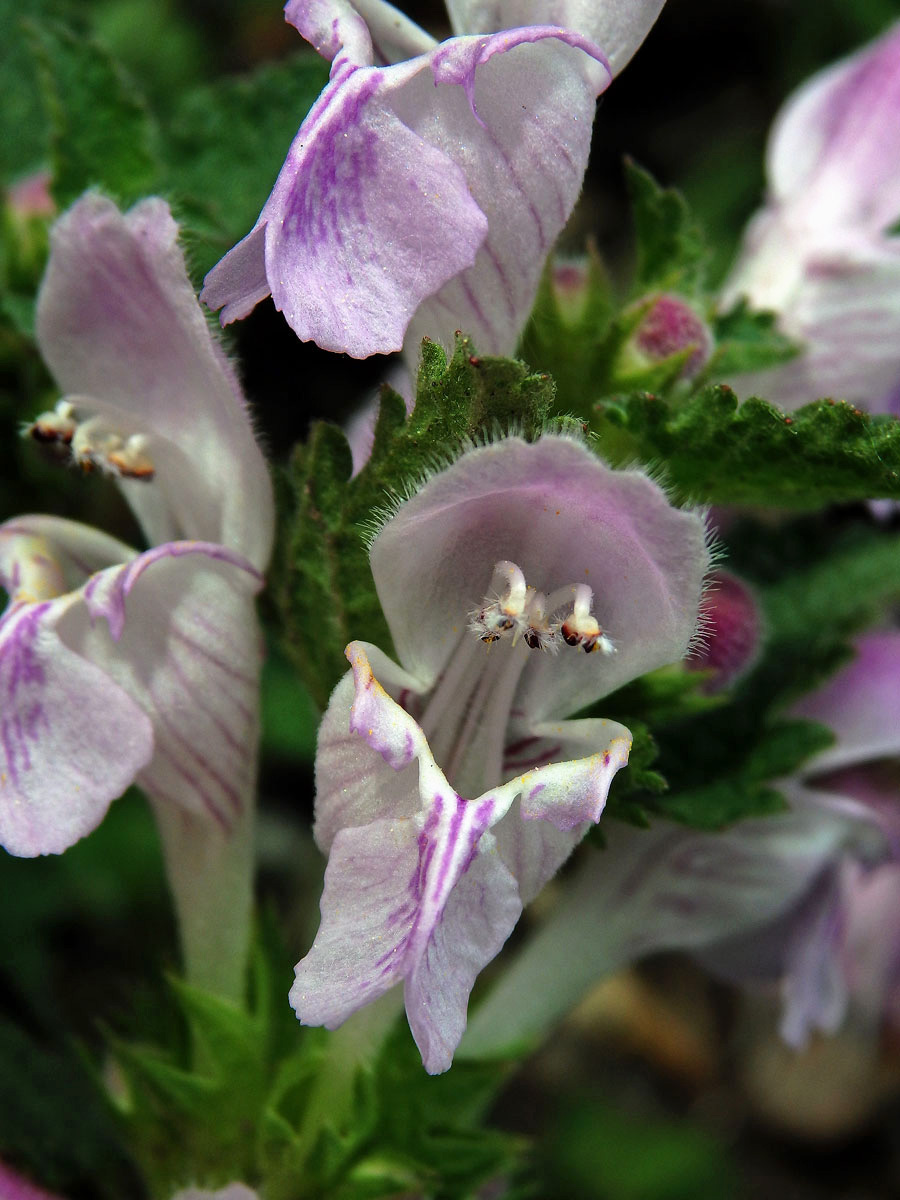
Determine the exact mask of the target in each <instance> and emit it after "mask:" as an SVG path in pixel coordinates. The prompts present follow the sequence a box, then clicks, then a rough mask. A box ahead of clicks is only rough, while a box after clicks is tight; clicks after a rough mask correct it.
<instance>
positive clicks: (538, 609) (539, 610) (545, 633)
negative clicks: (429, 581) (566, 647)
mask: <svg viewBox="0 0 900 1200" xmlns="http://www.w3.org/2000/svg"><path fill="white" fill-rule="evenodd" d="M528 591H529V597H528V602H527V604H526V606H525V620H526V622H527V628H526V630H525V632H524V634H523V635H522V636H523V638H524V641H525V645H526V646H527V647H528V649H529V650H549V651H550V652H551V653H553V654H555V653H556V651H557V650H558V649H559V641H558V639H557V637H556V630H555V629H554V628H553V627H552V626H551V624H550V622H549V621H548V620H547V597H546V596H545V595H544V593H543V592H539V591H536V590H535V589H534V588H529V589H528Z"/></svg>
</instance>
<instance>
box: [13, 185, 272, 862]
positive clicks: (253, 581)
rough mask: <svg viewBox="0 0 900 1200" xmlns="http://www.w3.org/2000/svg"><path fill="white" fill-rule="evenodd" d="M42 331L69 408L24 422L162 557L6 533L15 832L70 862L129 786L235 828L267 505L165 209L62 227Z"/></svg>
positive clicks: (52, 520)
mask: <svg viewBox="0 0 900 1200" xmlns="http://www.w3.org/2000/svg"><path fill="white" fill-rule="evenodd" d="M37 338H38V343H39V345H40V348H41V352H42V353H43V356H44V359H45V361H46V362H47V365H48V366H49V367H50V369H51V371H52V372H53V374H54V375H55V377H56V380H57V383H58V384H59V386H60V389H61V391H62V393H63V400H62V401H61V402H60V403H59V404H58V405H57V407H56V409H55V410H54V411H53V412H50V413H45V414H43V415H42V416H41V417H39V418H38V419H37V420H36V421H35V422H34V423H33V424H32V425H31V426H30V427H29V432H30V433H31V434H32V435H33V436H34V437H35V438H37V439H38V440H41V441H43V442H50V443H53V444H54V445H55V447H56V448H57V450H58V451H59V452H60V453H61V454H63V455H65V456H67V457H70V458H71V459H72V460H73V461H75V462H78V463H80V464H81V465H82V466H83V467H85V468H86V469H99V470H104V471H107V472H109V473H110V474H111V475H113V476H114V477H115V478H116V479H117V480H118V482H119V484H120V485H121V487H122V490H123V491H124V493H125V495H126V498H127V499H128V501H129V503H130V504H131V507H132V508H133V510H134V512H135V514H136V516H137V518H138V520H139V522H140V524H141V526H142V528H143V531H144V533H145V535H146V537H147V540H148V542H149V543H150V544H151V546H152V547H153V548H152V549H150V550H148V551H146V552H145V553H138V552H137V551H135V550H133V549H131V548H130V547H129V546H126V545H124V544H122V543H121V542H119V541H117V540H116V539H115V538H112V537H109V536H108V535H106V534H104V533H101V532H100V531H98V530H96V529H91V528H89V527H87V526H85V525H81V524H78V523H76V522H74V521H70V520H66V519H65V518H62V517H52V516H24V517H18V518H16V519H14V520H11V521H7V522H6V523H5V524H3V525H2V526H0V582H2V586H3V587H4V588H5V589H6V591H7V592H8V594H9V605H8V607H7V609H6V611H5V613H4V614H3V616H2V618H0V695H2V708H0V841H2V844H3V845H4V846H5V847H6V848H7V850H9V851H10V853H12V854H16V855H25V856H28V855H37V854H48V853H59V852H60V851H63V850H65V849H66V848H67V847H69V846H71V845H72V843H73V842H75V841H76V840H77V839H78V838H80V837H82V836H84V835H85V834H86V833H89V832H90V831H91V830H92V829H93V828H94V827H95V826H96V825H97V824H98V823H99V822H100V820H101V819H102V818H103V815H104V813H105V812H106V810H107V808H108V806H109V804H110V802H111V801H112V800H113V799H114V798H115V797H116V796H118V795H120V794H121V793H122V792H123V791H124V790H125V788H126V787H127V786H128V785H129V784H130V783H132V782H133V781H137V782H138V783H139V784H140V785H141V786H142V787H143V788H144V789H145V791H146V792H147V793H148V795H149V796H150V797H151V799H152V800H154V801H156V802H157V808H158V809H160V808H161V807H167V806H168V807H169V808H170V809H172V810H174V811H176V812H179V813H181V814H183V818H184V821H185V822H187V821H188V820H189V818H190V816H191V815H193V816H194V817H197V818H200V819H201V821H208V822H209V823H210V824H212V825H214V826H216V827H218V828H219V829H220V830H223V831H225V830H229V829H231V828H232V827H233V826H234V825H235V823H236V822H238V821H239V820H240V819H241V818H242V817H243V816H245V815H246V809H247V808H248V807H249V805H250V800H251V798H252V788H253V781H254V774H255V764H254V760H255V748H256V738H257V723H258V721H257V710H258V698H257V691H258V676H259V665H260V637H259V630H258V626H257V622H256V618H255V614H254V595H255V593H256V592H257V591H258V590H259V588H260V586H261V582H262V577H261V571H262V569H263V568H264V566H265V565H266V563H267V561H268V557H269V552H270V546H271V539H272V521H273V513H272V496H271V488H270V483H269V479H268V475H267V472H266V467H265V463H264V461H263V458H262V456H261V454H260V452H259V449H258V447H257V446H256V443H255V441H254V437H253V432H252V430H251V427H250V423H249V420H248V416H247V412H246V410H245V407H244V402H243V399H242V397H241V393H240V390H239V387H238V384H237V381H236V379H235V377H234V374H233V372H232V370H231V367H230V366H229V364H228V362H227V360H226V359H225V357H224V355H223V354H222V352H221V351H220V349H219V347H218V346H217V345H216V343H215V342H214V340H213V338H212V336H211V335H210V331H209V329H208V327H207V325H206V322H205V320H204V317H203V313H202V310H201V309H200V307H199V305H198V303H197V300H196V297H195V295H194V293H193V290H192V288H191V285H190V283H189V281H188V278H187V275H186V272H185V268H184V260H183V258H182V255H181V251H180V249H179V248H178V244H177V227H176V225H175V222H174V221H173V220H172V217H171V215H170V213H169V209H168V207H167V205H166V204H165V203H164V202H163V201H162V200H155V199H154V200H147V201H145V202H143V203H142V204H140V205H138V206H137V207H136V208H134V209H132V211H131V212H129V213H127V214H125V215H123V214H121V213H120V212H119V211H118V209H117V208H116V207H115V206H114V205H113V204H112V203H111V202H110V201H108V200H105V199H103V198H101V197H99V196H93V195H89V196H87V197H85V198H84V199H82V200H80V201H79V202H78V203H77V204H76V205H75V206H74V207H73V208H72V209H71V210H70V211H69V212H68V213H67V214H66V215H65V216H64V217H63V218H62V219H61V220H60V221H59V222H58V223H57V225H56V226H55V228H54V230H53V234H52V247H51V254H50V261H49V264H48V267H47V273H46V276H45V278H44V281H43V284H42V287H41V291H40V296H39V299H38V309H37Z"/></svg>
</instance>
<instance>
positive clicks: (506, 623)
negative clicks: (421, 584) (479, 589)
mask: <svg viewBox="0 0 900 1200" xmlns="http://www.w3.org/2000/svg"><path fill="white" fill-rule="evenodd" d="M593 599H594V593H593V591H592V590H591V588H589V587H588V585H587V584H586V583H571V584H569V585H568V586H566V587H563V588H557V589H556V591H554V592H551V593H550V595H549V597H548V596H546V595H545V594H544V593H543V592H539V591H538V590H537V589H536V588H534V587H530V586H529V585H528V584H526V582H525V576H524V575H523V573H522V571H521V570H520V569H519V567H517V566H516V564H515V563H513V562H509V561H508V560H507V559H502V560H501V561H500V562H498V563H497V564H496V565H495V567H494V577H493V580H492V589H491V591H490V592H489V593H488V595H487V596H486V597H485V599H484V601H483V602H482V605H481V607H480V608H477V609H475V611H474V612H472V613H470V615H469V630H470V631H471V632H472V633H474V634H475V636H476V637H477V638H480V640H481V641H482V642H487V643H492V642H497V641H499V640H500V639H501V638H506V637H509V638H511V640H512V643H513V645H515V644H516V642H518V640H519V638H520V637H521V638H522V640H523V641H524V642H525V645H526V646H528V648H529V649H530V650H549V651H550V652H552V653H555V652H556V651H557V650H558V649H559V642H560V639H561V640H562V641H564V642H566V644H567V645H569V646H580V647H581V648H582V650H584V652H585V654H592V653H593V652H594V651H595V650H599V651H600V652H601V654H615V646H613V644H612V642H611V641H610V639H609V638H608V637H607V636H606V634H605V633H604V631H603V630H602V629H601V627H600V625H599V623H598V621H597V619H596V618H595V617H594V615H593V613H592V612H591V605H592V603H593ZM567 603H571V604H572V612H571V613H570V614H569V616H567V617H566V618H565V619H564V620H562V621H553V620H551V617H552V615H553V613H555V612H556V611H557V610H558V609H560V608H563V606H564V605H566V604H567Z"/></svg>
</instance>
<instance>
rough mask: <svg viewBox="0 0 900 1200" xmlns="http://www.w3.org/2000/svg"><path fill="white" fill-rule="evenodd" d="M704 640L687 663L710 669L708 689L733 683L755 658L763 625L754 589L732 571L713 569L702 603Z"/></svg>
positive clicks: (690, 667) (701, 669) (696, 668)
mask: <svg viewBox="0 0 900 1200" xmlns="http://www.w3.org/2000/svg"><path fill="white" fill-rule="evenodd" d="M700 618H701V623H702V627H703V640H702V642H701V644H700V645H699V646H697V647H696V648H695V649H694V650H693V651H692V652H691V654H690V655H689V656H688V658H687V660H686V662H685V666H686V667H688V668H689V669H690V670H694V671H709V672H711V674H710V676H709V678H708V679H707V681H706V685H705V690H706V691H707V692H718V691H721V689H722V688H726V687H730V685H731V684H732V683H734V682H735V681H736V680H737V679H739V678H740V677H741V676H742V675H743V674H744V673H745V672H746V671H748V670H749V668H750V666H751V665H752V664H753V662H754V661H755V659H756V656H757V654H758V652H759V645H760V638H761V629H760V624H761V622H760V613H759V606H758V604H757V602H756V600H755V598H754V596H753V593H752V591H751V590H750V588H749V587H748V586H747V584H746V583H744V582H743V580H741V579H739V578H738V576H737V575H734V574H732V572H731V571H713V573H712V575H711V576H710V579H709V586H708V587H707V589H706V591H705V593H704V595H703V599H702V601H701V603H700Z"/></svg>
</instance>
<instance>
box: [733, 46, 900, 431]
mask: <svg viewBox="0 0 900 1200" xmlns="http://www.w3.org/2000/svg"><path fill="white" fill-rule="evenodd" d="M767 168H768V179H769V195H768V201H767V203H766V206H765V208H763V209H762V210H761V211H760V212H759V213H757V215H756V216H755V217H754V218H753V220H752V221H751V223H750V225H749V227H748V229H747V233H746V235H745V240H744V247H743V251H742V253H741V256H740V258H739V260H738V262H737V264H736V266H735V268H734V270H733V271H732V273H731V275H730V277H729V279H728V280H727V282H726V285H725V288H724V291H723V296H722V304H723V306H728V305H730V304H732V303H733V302H734V301H736V300H737V299H738V298H739V297H741V296H745V297H747V298H748V299H749V300H750V301H751V303H752V304H753V305H754V307H756V308H759V309H769V310H773V311H774V312H776V313H777V314H778V320H779V326H780V328H781V330H782V332H784V333H785V334H787V335H788V336H790V337H791V338H794V339H796V340H797V341H798V342H800V343H801V344H802V346H803V350H802V353H800V354H799V355H798V356H797V357H796V358H794V359H792V360H791V361H789V362H787V363H785V364H784V365H782V366H778V367H775V368H772V369H769V370H764V371H757V372H755V373H753V374H748V375H743V376H738V377H737V378H735V380H734V381H733V382H734V386H735V387H736V388H737V389H738V390H739V391H740V392H741V394H743V395H748V394H751V393H756V394H758V395H761V396H763V397H765V398H766V399H768V400H771V401H773V402H775V403H777V404H779V405H781V406H782V407H784V408H787V409H793V408H797V407H799V406H800V405H801V404H806V403H809V402H810V401H813V400H816V399H819V398H821V397H833V398H834V399H840V400H847V401H849V402H850V403H851V404H856V405H859V406H861V407H863V408H866V409H868V410H869V411H871V412H886V411H893V412H897V411H900V406H898V400H897V388H898V385H900V239H898V238H897V236H896V235H895V233H894V232H893V230H894V227H895V226H896V222H897V220H898V218H900V25H895V26H893V27H892V28H891V29H890V30H888V32H887V33H886V34H884V35H883V36H882V37H881V38H879V39H878V40H877V41H875V42H872V43H871V44H870V45H868V46H866V47H864V48H863V49H862V50H860V51H859V52H858V53H856V54H854V55H853V56H852V57H850V58H847V59H845V60H843V61H842V62H839V63H837V64H835V65H834V66H831V67H828V68H827V69H826V70H824V71H821V72H820V73H819V74H817V75H814V76H813V77H812V79H810V80H808V81H807V82H806V83H805V84H804V85H803V86H802V87H801V88H800V89H799V90H798V91H797V92H795V93H794V95H793V96H791V97H790V99H789V100H788V101H787V103H786V104H785V106H784V108H783V109H782V111H781V113H780V114H779V116H778V118H777V119H776V122H775V125H774V127H773V130H772V134H771V137H770V141H769V148H768V155H767Z"/></svg>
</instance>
